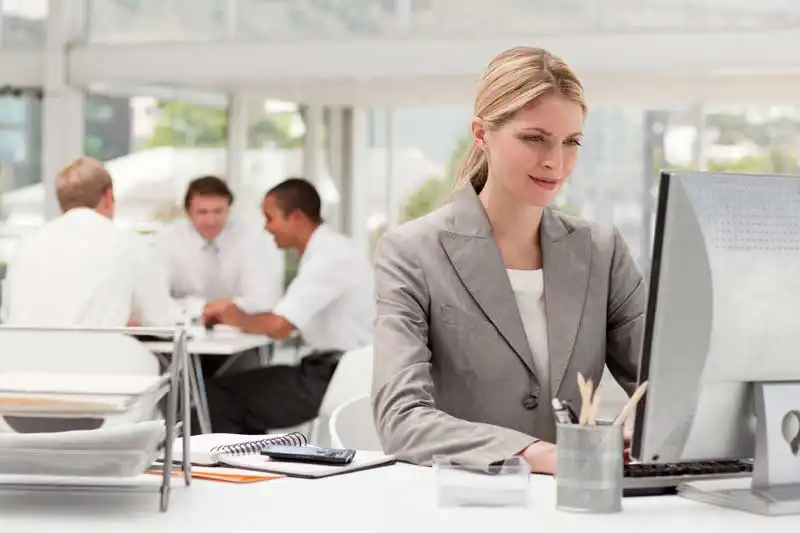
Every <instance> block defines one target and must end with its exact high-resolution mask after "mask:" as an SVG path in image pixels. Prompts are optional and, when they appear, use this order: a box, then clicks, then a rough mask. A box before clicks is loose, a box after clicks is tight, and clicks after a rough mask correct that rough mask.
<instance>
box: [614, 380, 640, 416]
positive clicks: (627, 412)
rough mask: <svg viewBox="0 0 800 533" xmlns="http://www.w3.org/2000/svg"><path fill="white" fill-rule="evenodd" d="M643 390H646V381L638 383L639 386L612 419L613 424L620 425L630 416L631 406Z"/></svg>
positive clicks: (632, 406) (637, 400)
mask: <svg viewBox="0 0 800 533" xmlns="http://www.w3.org/2000/svg"><path fill="white" fill-rule="evenodd" d="M645 390H647V382H646V381H645V382H644V383H642V384H641V385H639V388H637V389H636V392H634V393H633V395H632V396H631V399H630V400H628V403H626V404H625V407H623V408H622V411H620V413H619V415H617V418H616V419H615V420H614V425H615V426H621V425H622V424H624V423H625V420H627V418H628V416H630V414H631V412H632V411H633V408H634V407H636V404H637V403H639V400H641V399H642V396H644V391H645Z"/></svg>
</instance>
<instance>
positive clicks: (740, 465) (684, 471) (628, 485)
mask: <svg viewBox="0 0 800 533" xmlns="http://www.w3.org/2000/svg"><path fill="white" fill-rule="evenodd" d="M752 472H753V463H752V461H736V460H733V461H698V462H692V463H629V464H626V465H625V467H624V473H623V476H624V478H623V481H622V487H623V495H624V496H626V497H627V496H631V497H632V496H657V495H662V494H675V492H676V489H677V487H678V485H679V484H681V483H687V482H690V481H699V480H703V479H724V478H734V477H746V476H749V475H751V473H752Z"/></svg>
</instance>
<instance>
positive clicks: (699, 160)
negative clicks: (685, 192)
mask: <svg viewBox="0 0 800 533" xmlns="http://www.w3.org/2000/svg"><path fill="white" fill-rule="evenodd" d="M691 114H692V122H694V127H695V130H696V131H697V135H696V136H695V138H694V143H693V146H692V160H693V161H692V162H693V163H694V166H695V168H696V169H697V170H706V169H707V168H708V160H707V157H706V156H707V153H706V139H705V131H706V115H705V109H704V107H703V104H702V102H698V103H697V104H695V105H694V106H693V107H692V113H691Z"/></svg>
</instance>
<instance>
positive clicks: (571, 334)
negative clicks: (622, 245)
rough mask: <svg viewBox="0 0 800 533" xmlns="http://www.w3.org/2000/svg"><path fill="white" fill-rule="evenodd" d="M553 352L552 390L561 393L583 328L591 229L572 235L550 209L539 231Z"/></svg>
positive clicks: (547, 210)
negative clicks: (570, 360)
mask: <svg viewBox="0 0 800 533" xmlns="http://www.w3.org/2000/svg"><path fill="white" fill-rule="evenodd" d="M540 236H541V243H542V261H543V265H544V266H543V268H544V298H545V300H544V301H545V312H546V314H547V338H548V349H549V352H550V390H551V394H552V395H553V396H555V395H557V394H558V391H559V387H560V386H561V382H562V381H563V379H564V373H565V372H566V370H567V365H568V364H569V359H570V356H571V355H572V349H573V346H574V345H575V338H576V336H577V334H578V328H579V327H580V322H581V317H582V315H583V308H584V304H585V303H586V291H587V289H588V286H589V275H590V269H591V254H592V239H591V233H590V230H589V228H582V229H580V230H578V231H575V232H572V233H570V232H569V230H568V229H567V228H566V226H564V223H563V222H562V221H561V220H560V219H559V218H558V216H557V215H555V214H554V213H553V212H552V210H551V209H545V211H544V214H543V215H542V225H541V230H540Z"/></svg>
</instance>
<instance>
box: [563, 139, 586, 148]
mask: <svg viewBox="0 0 800 533" xmlns="http://www.w3.org/2000/svg"><path fill="white" fill-rule="evenodd" d="M567 144H568V145H570V146H583V145H582V144H581V142H580V141H579V140H577V139H570V140H569V141H567Z"/></svg>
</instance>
